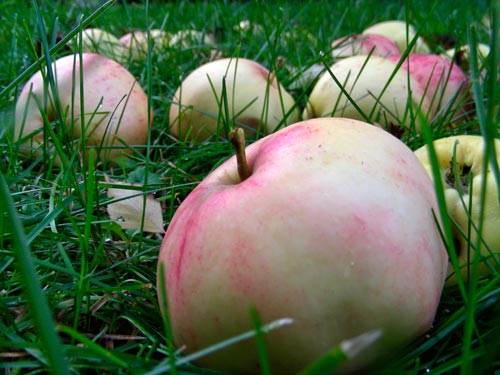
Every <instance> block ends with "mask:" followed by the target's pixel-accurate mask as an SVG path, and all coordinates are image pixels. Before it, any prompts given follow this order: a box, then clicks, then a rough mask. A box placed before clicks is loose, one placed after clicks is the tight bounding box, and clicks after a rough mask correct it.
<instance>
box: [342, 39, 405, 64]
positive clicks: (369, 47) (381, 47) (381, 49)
mask: <svg viewBox="0 0 500 375" xmlns="http://www.w3.org/2000/svg"><path fill="white" fill-rule="evenodd" d="M369 54H373V55H375V56H382V57H387V56H390V55H400V54H401V51H400V50H399V47H398V46H397V44H396V43H395V42H394V41H393V40H392V39H389V38H387V37H386V36H383V35H377V34H356V35H350V36H347V37H342V38H338V39H335V40H334V41H333V42H332V56H333V58H334V59H340V58H344V57H349V56H355V55H369Z"/></svg>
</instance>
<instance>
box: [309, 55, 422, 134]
mask: <svg viewBox="0 0 500 375" xmlns="http://www.w3.org/2000/svg"><path fill="white" fill-rule="evenodd" d="M395 70H396V64H395V63H394V62H392V61H389V60H388V59H386V58H383V57H380V56H373V55H372V56H367V55H357V56H351V57H347V58H344V59H341V60H338V61H337V62H335V63H334V64H333V65H332V66H331V67H330V71H331V72H332V73H333V74H334V75H335V77H336V78H337V79H338V80H339V82H340V83H341V84H342V85H343V86H344V88H345V90H346V91H347V92H348V93H349V95H350V96H351V97H352V98H353V99H354V100H355V102H356V104H357V105H358V106H359V107H360V108H361V110H362V112H363V113H364V114H365V115H366V116H369V115H370V113H371V112H372V109H373V108H374V107H376V109H375V111H374V112H373V115H372V116H371V117H370V122H373V123H378V124H380V125H381V126H382V127H383V128H384V129H389V128H390V127H391V125H392V124H397V125H402V126H404V127H407V128H408V127H410V126H411V118H410V116H409V106H410V105H413V103H412V100H411V99H410V97H409V95H408V92H409V88H408V85H410V87H411V88H412V89H413V87H417V84H416V82H413V80H412V78H411V77H408V74H407V73H406V72H404V71H402V70H400V71H397V72H396V74H395V75H394V77H393V78H392V80H391V83H390V84H389V86H388V88H387V89H386V90H385V92H384V94H383V95H382V97H381V98H380V99H379V100H377V98H378V97H379V96H380V93H381V92H382V89H383V88H384V86H385V85H386V83H387V82H388V81H389V78H390V77H391V75H392V74H393V72H394V71H395ZM415 98H418V96H417V95H416V94H415V95H414V96H413V99H415ZM416 100H417V103H418V100H419V99H416ZM329 116H340V117H348V118H352V119H356V120H360V121H365V118H364V117H363V116H362V114H361V113H360V112H359V111H358V110H357V109H356V108H355V107H354V106H353V105H352V103H351V102H350V101H349V99H348V98H347V97H346V96H345V95H344V93H343V92H342V90H341V89H340V88H339V86H338V85H337V84H336V82H335V81H334V80H333V78H332V77H331V75H330V73H329V72H328V71H325V72H324V73H323V74H322V76H321V77H320V78H319V80H318V81H317V82H316V84H315V85H314V88H313V90H312V91H311V94H310V95H309V100H308V102H307V105H306V108H305V109H304V112H303V114H302V117H303V119H311V118H316V117H329ZM416 125H417V126H418V123H417V124H416Z"/></svg>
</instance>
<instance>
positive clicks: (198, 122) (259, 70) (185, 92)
mask: <svg viewBox="0 0 500 375" xmlns="http://www.w3.org/2000/svg"><path fill="white" fill-rule="evenodd" d="M226 111H227V114H228V115H229V117H228V118H227V117H226ZM169 119H170V126H171V132H172V134H173V135H174V136H175V137H177V138H178V139H181V140H194V141H199V142H201V141H204V140H207V139H209V138H213V137H217V136H226V134H225V129H224V125H223V124H224V122H226V123H227V124H228V125H229V127H232V126H234V125H237V126H241V127H244V128H245V131H246V132H247V133H248V135H250V136H255V135H258V134H260V135H262V134H269V133H272V132H273V131H274V130H275V129H276V128H277V127H278V126H285V125H287V124H290V123H293V122H295V121H296V120H297V119H298V111H297V109H296V106H295V100H294V99H293V97H292V96H291V95H290V94H289V93H287V92H286V91H285V89H284V88H283V87H282V86H281V85H280V84H279V83H278V82H277V80H276V78H275V77H274V74H273V73H271V72H269V70H268V69H266V68H265V67H264V66H262V65H261V64H259V63H257V62H255V61H252V60H249V59H244V58H225V59H220V60H215V61H212V62H209V63H206V64H204V65H202V66H200V67H198V68H197V69H195V70H194V71H193V72H191V73H190V74H189V75H188V76H187V77H186V78H185V79H184V80H183V81H182V83H181V85H180V86H179V88H178V89H177V91H176V93H175V95H174V98H173V99H172V104H171V107H170V113H169Z"/></svg>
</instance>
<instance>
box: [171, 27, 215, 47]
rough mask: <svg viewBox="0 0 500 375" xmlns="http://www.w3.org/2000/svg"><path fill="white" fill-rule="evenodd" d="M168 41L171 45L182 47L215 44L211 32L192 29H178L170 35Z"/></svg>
mask: <svg viewBox="0 0 500 375" xmlns="http://www.w3.org/2000/svg"><path fill="white" fill-rule="evenodd" d="M170 43H171V45H172V46H180V47H182V48H192V47H193V46H200V45H211V46H215V44H216V43H215V38H214V37H213V36H212V34H210V33H207V32H203V31H198V30H192V29H186V30H179V31H178V32H176V33H175V34H174V35H173V36H172V39H171V41H170Z"/></svg>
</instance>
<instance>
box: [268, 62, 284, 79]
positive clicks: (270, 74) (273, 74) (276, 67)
mask: <svg viewBox="0 0 500 375" xmlns="http://www.w3.org/2000/svg"><path fill="white" fill-rule="evenodd" d="M284 62H285V58H284V57H283V56H278V58H277V59H276V64H275V65H274V70H273V71H272V72H271V73H269V84H270V85H272V84H273V82H274V79H275V78H276V72H277V71H278V70H280V68H281V66H282V65H283V63H284Z"/></svg>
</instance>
